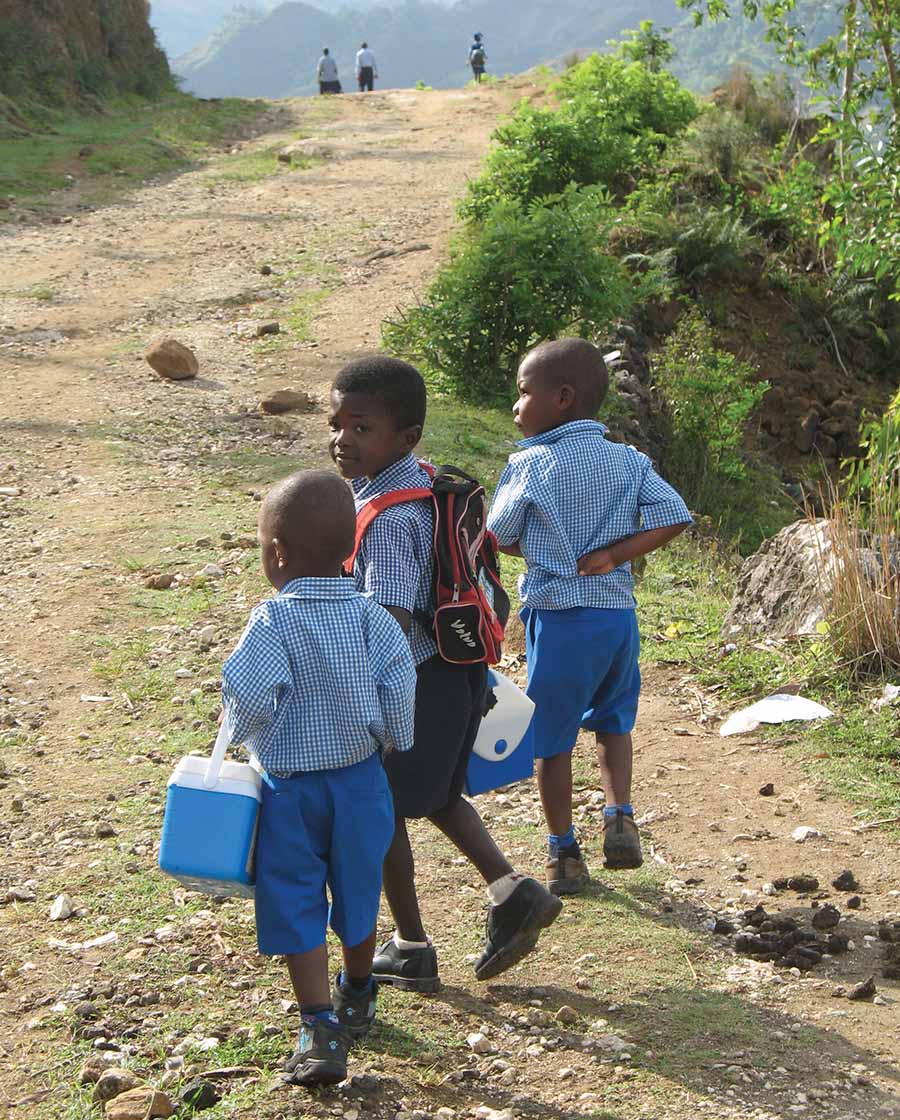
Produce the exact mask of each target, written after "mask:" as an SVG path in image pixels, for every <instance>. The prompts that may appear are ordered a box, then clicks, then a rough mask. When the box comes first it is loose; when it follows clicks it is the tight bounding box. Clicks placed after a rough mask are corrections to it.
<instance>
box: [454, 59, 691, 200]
mask: <svg viewBox="0 0 900 1120" xmlns="http://www.w3.org/2000/svg"><path fill="white" fill-rule="evenodd" d="M555 88H556V90H557V92H558V94H559V97H560V105H559V108H557V109H552V108H536V107H534V106H532V105H529V104H528V103H527V102H522V103H521V104H520V105H519V106H518V108H517V109H516V110H515V111H514V113H513V114H512V116H511V117H510V118H509V120H508V121H506V122H505V123H504V124H502V125H501V126H500V127H499V128H498V129H497V130H496V131H495V133H494V147H493V149H492V151H491V152H490V154H489V155H488V157H487V160H486V161H485V167H484V171H483V173H482V174H481V175H480V176H479V178H477V179H475V180H474V181H473V182H472V183H470V185H469V191H468V194H467V196H466V198H465V199H464V200H463V202H462V204H461V205H460V214H461V216H462V217H464V218H469V219H474V220H476V221H481V220H482V219H483V218H484V216H485V214H486V213H487V211H488V210H489V209H490V207H491V206H492V205H493V204H494V203H495V202H498V201H500V200H502V199H515V200H516V201H518V202H520V203H527V202H530V201H532V200H533V199H535V198H543V197H545V196H546V195H549V194H560V193H561V192H562V191H563V190H565V188H566V187H567V186H568V185H569V184H570V183H575V184H576V185H578V186H594V185H602V186H606V187H608V188H609V189H611V190H623V189H624V188H625V187H626V185H627V184H628V180H629V178H630V176H632V175H634V174H635V173H637V172H638V171H639V170H640V169H641V168H642V167H646V166H651V165H653V164H655V163H658V161H659V158H660V155H661V153H662V152H663V151H664V150H665V147H666V144H667V143H668V141H669V139H670V138H671V137H673V136H676V135H678V134H679V133H680V132H681V131H682V130H683V129H684V128H686V127H687V125H688V124H689V123H690V121H691V120H693V118H694V117H695V116H696V114H697V105H696V102H695V100H694V98H693V95H692V94H690V93H689V92H688V91H687V90H685V89H683V88H682V87H681V86H680V85H679V84H678V82H677V81H676V79H675V78H673V77H672V76H671V75H670V74H665V73H662V74H652V73H650V71H649V70H647V68H646V67H644V66H642V65H640V64H639V63H627V62H625V61H623V60H622V59H617V58H614V57H612V56H604V57H602V58H601V57H600V56H599V55H591V57H590V58H588V59H586V60H585V61H584V62H581V63H579V64H578V65H576V66H573V67H572V68H571V69H570V70H568V71H566V73H564V74H563V76H562V77H561V78H560V79H559V81H558V82H557V83H556V87H555Z"/></svg>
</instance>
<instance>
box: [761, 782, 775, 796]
mask: <svg viewBox="0 0 900 1120" xmlns="http://www.w3.org/2000/svg"><path fill="white" fill-rule="evenodd" d="M759 796H760V797H774V796H775V783H774V782H766V784H765V785H763V786H760V787H759Z"/></svg>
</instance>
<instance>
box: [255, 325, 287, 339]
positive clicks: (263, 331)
mask: <svg viewBox="0 0 900 1120" xmlns="http://www.w3.org/2000/svg"><path fill="white" fill-rule="evenodd" d="M267 334H281V323H276V322H271V323H260V324H259V326H258V327H257V328H256V337H257V338H265V337H266V335H267Z"/></svg>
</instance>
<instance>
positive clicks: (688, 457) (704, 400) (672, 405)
mask: <svg viewBox="0 0 900 1120" xmlns="http://www.w3.org/2000/svg"><path fill="white" fill-rule="evenodd" d="M654 372H655V379H656V384H657V385H658V387H659V388H660V389H661V390H662V392H663V395H664V396H665V399H666V401H667V402H668V406H669V410H670V416H671V423H672V447H671V466H670V473H672V474H673V476H674V475H677V477H678V479H679V482H680V483H681V484H682V486H683V488H684V489H685V490H686V492H687V493H688V494H690V493H691V491H692V490H693V489H694V488H695V487H696V486H697V484H698V482H700V481H701V480H702V479H703V478H704V477H705V476H707V475H710V474H713V475H718V476H720V477H721V478H724V479H730V480H737V479H742V478H744V477H746V466H745V463H744V459H743V456H742V455H741V448H742V446H743V442H744V428H745V426H746V423H747V420H748V419H749V417H750V414H751V413H752V412H753V410H754V409H755V408H756V406H757V405H758V404H759V402H760V400H762V398H763V397H764V396H765V394H766V393H767V392H768V389H769V383H768V382H767V381H757V380H756V378H755V376H754V370H753V368H752V367H751V366H750V365H748V364H747V363H746V362H741V361H739V360H738V359H737V358H736V357H735V356H734V355H733V354H729V353H728V352H727V351H725V350H720V349H718V348H717V346H716V341H715V336H714V334H713V331H712V328H711V327H710V325H709V324H708V323H707V321H706V320H705V319H704V318H703V316H702V315H701V314H700V312H699V311H692V312H689V313H688V314H686V315H684V316H682V318H681V320H680V321H679V323H678V325H677V326H676V328H675V330H674V331H673V332H672V334H671V335H670V336H669V338H668V340H667V342H666V344H665V346H664V347H663V350H662V353H661V354H660V356H659V358H658V359H657V361H656V363H655V367H654Z"/></svg>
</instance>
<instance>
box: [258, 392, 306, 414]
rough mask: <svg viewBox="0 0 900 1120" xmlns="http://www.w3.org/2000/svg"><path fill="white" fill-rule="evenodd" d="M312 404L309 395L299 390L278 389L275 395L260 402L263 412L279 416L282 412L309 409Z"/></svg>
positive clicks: (272, 394)
mask: <svg viewBox="0 0 900 1120" xmlns="http://www.w3.org/2000/svg"><path fill="white" fill-rule="evenodd" d="M311 404H312V398H311V397H310V395H309V393H304V392H303V391H302V390H299V389H276V390H275V392H274V393H271V394H270V395H269V396H268V397H266V398H265V399H264V400H261V401H260V402H259V407H260V409H261V410H262V411H263V412H267V413H269V415H271V416H277V415H278V414H280V413H282V412H295V411H298V410H300V409H306V408H309V407H310V405H311Z"/></svg>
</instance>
